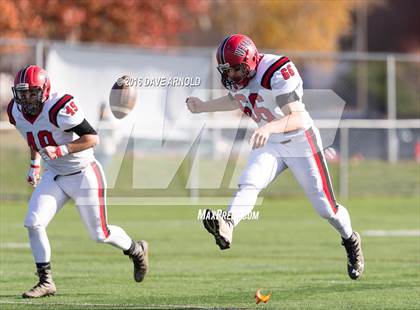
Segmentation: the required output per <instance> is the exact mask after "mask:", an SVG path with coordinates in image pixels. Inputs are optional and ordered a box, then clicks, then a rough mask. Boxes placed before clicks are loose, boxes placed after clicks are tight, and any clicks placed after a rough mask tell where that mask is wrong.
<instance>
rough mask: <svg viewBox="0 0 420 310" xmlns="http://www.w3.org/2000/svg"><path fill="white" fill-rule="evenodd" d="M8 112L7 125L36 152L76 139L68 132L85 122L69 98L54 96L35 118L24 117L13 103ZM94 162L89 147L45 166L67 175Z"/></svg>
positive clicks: (59, 173) (70, 97) (80, 110)
mask: <svg viewBox="0 0 420 310" xmlns="http://www.w3.org/2000/svg"><path fill="white" fill-rule="evenodd" d="M7 113H8V116H9V121H10V123H11V124H12V125H14V126H15V127H16V129H17V130H18V131H19V133H20V134H21V135H22V137H23V138H24V139H25V140H26V141H27V143H28V146H29V147H31V148H33V149H35V150H40V149H42V148H44V147H46V146H49V145H52V146H58V145H62V144H66V143H69V142H72V141H74V140H76V139H78V138H79V136H78V135H76V134H75V133H73V132H71V131H68V130H69V129H71V128H73V127H75V126H77V125H79V124H80V123H82V122H83V120H84V119H85V116H84V113H83V111H82V109H81V107H80V106H79V105H76V103H75V102H74V100H73V97H72V96H70V95H67V94H66V95H64V96H61V95H58V94H57V93H54V94H50V97H49V98H48V99H47V100H46V101H45V102H44V105H43V107H42V111H41V112H40V113H39V114H38V115H37V116H36V117H28V116H27V115H24V114H23V113H22V112H21V111H20V108H19V107H18V105H17V103H16V102H15V101H14V100H11V101H10V103H9V105H8V107H7ZM94 160H95V158H94V155H93V149H92V148H89V149H87V150H84V151H81V152H77V153H72V154H67V155H65V156H63V157H60V158H57V159H54V160H50V161H47V162H45V167H46V169H48V170H50V171H51V172H52V173H54V174H58V175H67V174H72V173H75V172H77V171H80V170H82V169H84V168H86V167H88V166H89V164H90V163H91V162H93V161H94Z"/></svg>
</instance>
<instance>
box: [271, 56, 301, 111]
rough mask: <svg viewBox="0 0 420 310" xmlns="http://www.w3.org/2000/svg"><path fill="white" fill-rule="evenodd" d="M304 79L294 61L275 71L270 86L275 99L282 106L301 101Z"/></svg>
mask: <svg viewBox="0 0 420 310" xmlns="http://www.w3.org/2000/svg"><path fill="white" fill-rule="evenodd" d="M302 84H303V83H302V79H301V78H300V76H299V73H298V71H297V69H296V67H295V66H294V65H293V63H292V62H289V63H288V64H287V65H285V66H283V67H282V68H280V69H279V70H277V71H276V72H274V74H273V76H272V78H271V81H270V86H271V89H272V92H273V96H274V100H275V102H276V103H277V105H278V106H279V107H280V108H283V107H284V106H285V105H286V104H289V103H292V102H295V101H301V100H302V96H303V85H302Z"/></svg>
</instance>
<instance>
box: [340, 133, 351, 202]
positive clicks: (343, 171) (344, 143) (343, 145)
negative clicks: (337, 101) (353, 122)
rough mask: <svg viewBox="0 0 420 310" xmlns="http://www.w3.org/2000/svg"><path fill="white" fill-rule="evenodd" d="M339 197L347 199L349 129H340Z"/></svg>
mask: <svg viewBox="0 0 420 310" xmlns="http://www.w3.org/2000/svg"><path fill="white" fill-rule="evenodd" d="M339 175H340V180H339V193H340V197H341V198H343V199H347V198H348V197H349V128H347V127H341V128H340V172H339Z"/></svg>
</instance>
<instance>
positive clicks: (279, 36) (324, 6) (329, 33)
mask: <svg viewBox="0 0 420 310" xmlns="http://www.w3.org/2000/svg"><path fill="white" fill-rule="evenodd" d="M355 5H356V2H354V1H318V0H310V1H276V0H260V1H248V0H230V1H228V0H218V1H214V2H212V5H211V7H210V10H209V12H210V26H209V27H208V29H209V31H207V33H208V36H204V40H207V42H203V39H201V43H202V44H203V45H208V44H212V45H214V44H217V42H218V41H220V39H221V38H222V37H223V36H224V35H226V34H231V33H238V32H241V33H245V34H247V35H249V36H251V37H252V38H253V40H254V41H255V43H256V44H257V46H261V47H264V48H273V49H274V48H275V49H287V50H322V51H333V50H336V48H337V46H338V39H339V37H340V36H342V35H343V34H345V33H346V32H347V31H349V30H350V29H351V26H352V20H351V12H352V9H353V8H354V7H355ZM200 38H203V35H202V34H198V35H196V36H195V37H194V40H197V41H200ZM190 41H191V39H190ZM209 41H211V42H209Z"/></svg>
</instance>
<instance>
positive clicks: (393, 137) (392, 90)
mask: <svg viewBox="0 0 420 310" xmlns="http://www.w3.org/2000/svg"><path fill="white" fill-rule="evenodd" d="M386 80H387V112H388V119H389V120H396V119H397V98H396V95H397V90H396V76H395V56H394V55H388V56H387V57H386ZM397 160H398V137H397V130H396V129H395V128H390V129H388V161H389V162H391V163H395V162H397Z"/></svg>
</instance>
